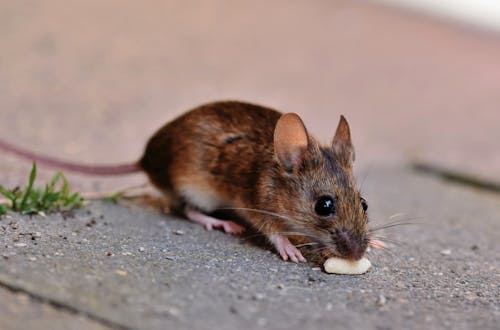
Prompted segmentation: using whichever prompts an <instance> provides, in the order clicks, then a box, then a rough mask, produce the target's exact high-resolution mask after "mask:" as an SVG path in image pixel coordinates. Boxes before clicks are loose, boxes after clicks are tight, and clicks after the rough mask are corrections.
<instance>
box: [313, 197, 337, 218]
mask: <svg viewBox="0 0 500 330" xmlns="http://www.w3.org/2000/svg"><path fill="white" fill-rule="evenodd" d="M335 208H336V207H335V201H334V200H333V198H332V197H330V196H321V197H320V198H318V200H317V201H316V205H314V211H315V212H316V214H317V215H320V216H322V217H326V216H329V215H332V214H334V213H335V211H336V210H335Z"/></svg>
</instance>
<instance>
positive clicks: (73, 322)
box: [0, 288, 112, 330]
mask: <svg viewBox="0 0 500 330" xmlns="http://www.w3.org/2000/svg"><path fill="white" fill-rule="evenodd" d="M0 329H2V330H18V329H53V330H87V329H88V330H106V329H112V328H109V327H107V326H104V325H103V324H102V323H99V322H96V321H93V320H91V319H89V318H87V317H85V316H84V315H81V314H78V313H75V312H71V311H67V310H64V309H61V308H57V307H54V306H52V305H50V304H48V303H47V302H46V301H41V300H37V299H33V298H32V297H30V296H29V295H28V294H25V293H22V292H13V291H9V290H6V289H4V288H0Z"/></svg>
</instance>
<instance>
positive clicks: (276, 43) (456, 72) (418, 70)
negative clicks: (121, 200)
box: [0, 0, 500, 190]
mask: <svg viewBox="0 0 500 330" xmlns="http://www.w3.org/2000/svg"><path fill="white" fill-rule="evenodd" d="M499 24H500V10H499V5H498V4H495V2H494V1H486V0H468V1H467V0H462V1H451V0H450V1H412V0H406V1H404V0H401V1H396V0H379V1H352V0H328V1H326V0H316V1H286V0H275V1H222V0H210V1H186V0H183V1H155V0H150V1H123V0H109V1H97V0H81V1H67V0H64V1H63V0H52V1H28V0H17V1H8V0H2V1H0V49H1V52H0V139H3V140H7V141H11V142H12V143H15V144H16V145H18V146H20V147H23V148H27V149H33V150H36V151H38V152H41V153H44V154H47V155H52V156H56V157H60V158H64V159H68V160H74V161H79V162H85V163H100V164H106V163H108V164H109V163H117V162H120V163H121V162H126V161H132V160H136V159H137V158H138V157H139V156H140V154H141V152H142V149H143V146H144V144H145V143H146V141H147V139H148V137H149V136H151V135H152V134H153V133H154V131H155V130H156V129H157V128H159V127H160V126H162V125H163V124H164V123H165V122H166V121H168V120H171V119H173V118H174V117H175V116H177V115H179V114H181V113H182V112H184V111H186V110H188V109H190V108H192V107H194V106H197V105H199V104H201V103H204V102H208V101H214V100H221V99H238V100H245V101H250V102H255V103H259V104H262V105H266V106H270V107H274V108H276V109H279V110H281V111H283V112H297V113H299V114H301V115H302V117H303V118H304V121H305V123H306V126H307V127H308V129H309V131H310V132H312V133H313V134H314V135H316V136H317V137H318V138H319V139H320V140H321V141H323V142H325V143H328V142H329V141H330V139H331V138H332V136H333V133H334V129H335V127H336V125H337V122H338V119H339V116H340V114H344V115H345V116H346V117H347V119H348V120H349V122H350V124H351V130H352V134H353V140H354V144H355V147H356V150H357V167H358V169H361V170H368V169H369V168H372V167H378V166H389V167H390V166H402V165H406V164H407V163H408V162H409V161H410V160H412V159H419V160H423V161H425V162H429V163H432V164H438V165H439V166H445V167H446V168H452V169H457V170H461V171H466V172H468V173H473V174H474V175H478V176H481V177H484V178H487V179H488V180H497V181H498V178H499V177H500V147H499V141H500V27H499ZM29 168H30V164H29V163H27V162H25V161H20V160H19V159H17V158H15V157H11V156H7V155H4V154H0V183H2V184H4V185H7V186H13V185H16V184H20V183H23V182H25V181H26V177H27V173H28V171H29ZM53 172H54V170H52V169H49V170H47V169H45V170H42V173H41V175H42V178H43V177H44V176H45V177H49V176H51V175H52V173H53ZM68 176H69V177H70V179H71V181H73V182H74V183H75V185H76V186H78V187H81V188H84V189H94V190H102V189H108V188H114V187H120V186H124V185H127V184H136V183H142V182H145V181H146V180H145V178H144V177H143V176H142V175H137V176H128V177H126V178H125V177H124V178H118V179H103V178H88V177H81V176H78V175H73V174H69V173H68Z"/></svg>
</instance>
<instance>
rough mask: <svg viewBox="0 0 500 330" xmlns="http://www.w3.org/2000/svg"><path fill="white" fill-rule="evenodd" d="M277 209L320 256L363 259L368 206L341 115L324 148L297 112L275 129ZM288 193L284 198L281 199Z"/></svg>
mask: <svg viewBox="0 0 500 330" xmlns="http://www.w3.org/2000/svg"><path fill="white" fill-rule="evenodd" d="M274 153H275V160H276V162H277V164H278V165H277V166H276V168H275V170H276V173H275V174H276V176H275V184H274V185H273V186H274V188H276V190H277V191H276V194H277V195H278V196H281V198H279V200H278V201H277V207H278V208H279V210H277V211H278V212H280V213H281V214H284V215H286V216H287V218H288V219H289V221H286V226H288V227H289V228H288V230H290V232H296V233H301V236H303V239H302V242H305V243H306V244H307V245H308V246H309V247H310V248H311V251H315V254H317V255H320V256H321V258H329V257H332V256H336V257H341V258H347V259H354V260H357V259H360V258H361V257H362V256H363V254H364V252H365V251H366V248H367V246H368V236H367V221H368V219H367V213H366V211H367V208H368V205H367V203H366V200H365V199H363V198H362V197H361V195H360V193H359V191H358V189H357V186H356V183H355V180H354V176H353V169H352V168H353V162H354V149H353V146H352V142H351V135H350V130H349V124H348V123H347V121H346V119H345V118H344V116H341V117H340V121H339V124H338V126H337V130H336V132H335V136H334V138H333V141H332V143H331V145H328V146H321V145H319V144H318V143H317V142H316V140H315V139H314V138H313V137H312V136H310V135H309V134H308V133H307V131H306V128H305V126H304V124H303V122H302V120H301V119H300V117H299V116H298V115H296V114H293V113H288V114H285V115H283V116H282V117H281V118H280V119H279V121H278V123H277V124H276V127H275V131H274ZM283 197H286V198H283Z"/></svg>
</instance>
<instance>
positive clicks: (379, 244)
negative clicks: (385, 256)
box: [368, 239, 387, 249]
mask: <svg viewBox="0 0 500 330" xmlns="http://www.w3.org/2000/svg"><path fill="white" fill-rule="evenodd" d="M368 246H369V247H371V248H374V249H383V248H386V247H387V245H386V244H385V243H384V242H382V241H381V240H378V239H371V240H370V242H369V243H368Z"/></svg>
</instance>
